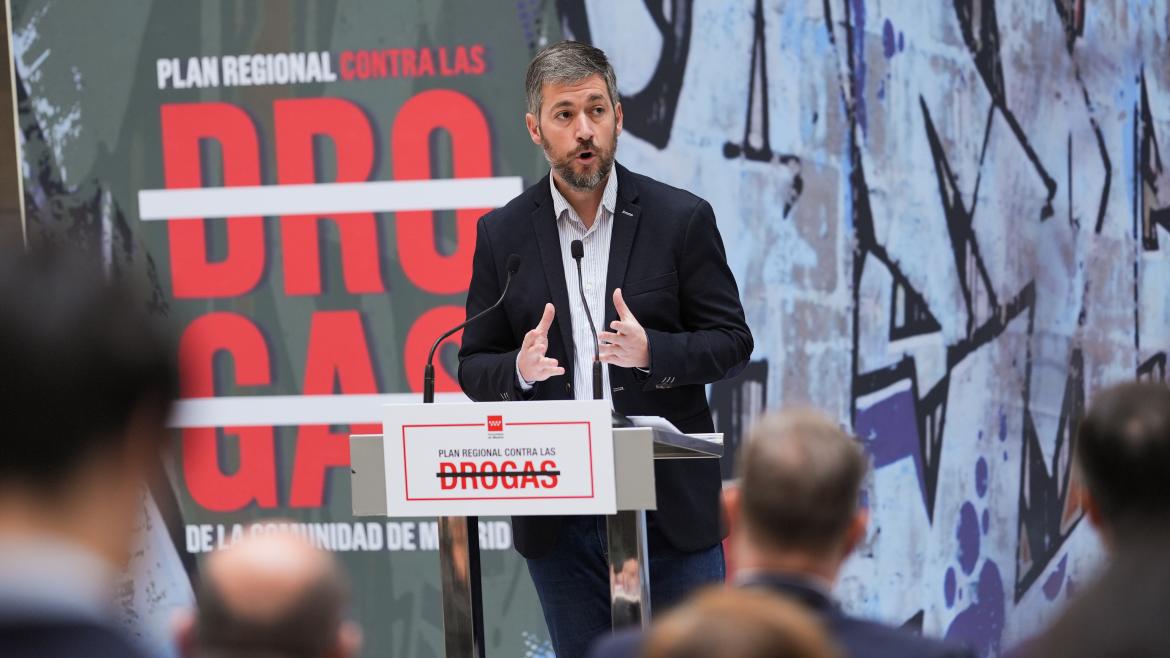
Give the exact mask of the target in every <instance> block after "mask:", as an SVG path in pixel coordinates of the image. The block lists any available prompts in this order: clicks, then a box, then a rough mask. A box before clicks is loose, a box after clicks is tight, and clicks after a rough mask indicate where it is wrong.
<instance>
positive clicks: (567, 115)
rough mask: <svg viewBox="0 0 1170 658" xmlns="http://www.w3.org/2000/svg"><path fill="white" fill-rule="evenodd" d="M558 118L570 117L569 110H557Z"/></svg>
mask: <svg viewBox="0 0 1170 658" xmlns="http://www.w3.org/2000/svg"><path fill="white" fill-rule="evenodd" d="M557 118H558V119H568V118H569V113H568V112H557Z"/></svg>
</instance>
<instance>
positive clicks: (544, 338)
mask: <svg viewBox="0 0 1170 658" xmlns="http://www.w3.org/2000/svg"><path fill="white" fill-rule="evenodd" d="M525 86H526V91H527V96H528V113H527V114H526V115H525V122H526V123H527V126H528V132H529V135H530V137H531V138H532V141H533V143H534V144H537V145H539V146H540V147H541V148H543V149H544V154H545V157H546V158H547V159H548V161H549V163H550V165H551V166H552V171H551V172H550V175H549V176H548V178H544V177H542V178H541V179H540V180H539V181H537V183H536V184H535V185H533V186H532V187H530V188H528V189H527V190H525V191H524V192H523V193H522V194H520V196H518V197H516V198H515V199H513V200H512V201H511V202H509V203H508V204H507V205H506V206H504V207H503V208H499V209H497V210H494V211H492V212H490V213H488V214H487V215H485V216H484V217H483V218H482V219H480V221H479V226H478V229H477V235H476V244H475V257H474V263H473V269H472V275H471V284H470V288H469V290H468V294H467V317H472V316H473V315H474V314H476V313H479V312H480V311H482V310H484V309H486V308H488V307H489V306H491V305H492V304H493V303H494V302H495V301H496V300H497V299H498V298H499V296H500V294H501V291H502V286H503V282H504V280H505V278H506V277H507V268H508V265H509V260H511V263H512V264H513V266H514V263H515V262H516V260H515V259H514V258H512V259H510V258H509V257H510V256H511V255H512V254H516V255H517V256H519V258H520V262H521V263H523V265H522V267H520V269H519V271H518V272H517V273H516V275H515V276H514V277H513V280H512V283H511V288H510V291H509V293H508V295H507V296H506V297H505V299H504V302H503V305H502V306H501V308H500V310H499V311H496V312H493V313H490V314H488V315H487V316H485V317H484V318H482V319H481V320H480V321H478V322H476V323H472V324H471V325H469V326H468V327H467V328H466V329H465V331H464V334H463V342H462V347H461V349H460V351H459V383H460V385H461V386H462V387H463V390H464V392H465V393H466V394H467V395H468V396H469V397H471V398H472V399H473V400H477V401H486V400H572V399H581V400H588V399H592V398H593V386H592V379H593V374H592V369H593V361H594V357H595V355H594V350H595V346H597V342H596V339H595V338H594V333H593V330H592V329H591V324H592V323H593V322H596V323H597V325H598V326H597V330H598V332H599V333H598V335H599V337H600V347H599V348H597V349H598V356H599V358H600V360H601V362H602V363H604V364H606V365H605V366H604V367H602V368H601V369H602V383H603V386H602V393H603V395H604V398H605V399H607V400H611V401H612V404H613V406H614V409H615V410H616V411H618V412H619V413H623V414H630V415H653V416H663V417H665V418H666V419H668V420H670V421H671V422H672V423H674V425H675V426H676V427H678V428H679V429H680V430H681V431H683V432H686V433H698V432H711V431H713V424H712V421H711V412H710V409H709V408H708V406H707V398H706V392H705V389H704V385H705V384H709V383H711V382H714V381H718V380H720V379H724V378H726V377H729V376H732V375H734V374H736V373H737V372H739V371H740V370H741V369H742V368H743V366H744V365H745V364H746V363H747V360H748V358H749V356H750V355H751V352H752V336H751V332H750V331H749V329H748V326H747V322H746V320H745V319H744V313H743V307H742V306H741V305H740V301H739V290H738V289H737V287H736V284H735V278H734V277H733V276H732V273H731V269H730V268H729V267H728V265H727V257H726V254H725V252H724V248H723V241H722V239H721V238H720V236H719V231H718V229H717V228H716V226H715V214H714V212H713V211H712V209H711V206H710V205H709V204H708V203H707V202H706V201H704V200H702V199H700V198H699V197H697V196H695V195H694V194H691V193H689V192H686V191H684V190H680V189H677V188H673V187H670V186H668V185H665V184H663V183H660V182H658V181H656V180H654V179H651V178H648V177H646V176H642V175H640V174H636V173H633V172H631V171H629V170H627V169H626V168H624V167H622V166H621V165H620V164H615V163H614V153H615V151H616V149H617V138H618V135H620V134H621V131H622V106H621V103H620V101H619V99H618V93H617V81H616V77H615V75H614V71H613V67H612V66H610V64H609V61H608V60H607V59H606V56H605V53H603V52H602V51H601V50H599V49H597V48H594V47H592V46H588V45H585V44H581V43H575V42H571V41H566V42H561V43H558V44H555V45H552V46H549V47H548V48H545V49H544V50H542V51H541V52H540V53H539V54H537V55H536V57H535V58H534V59H533V60H532V62H531V63H530V64H529V65H528V74H527V76H526V85H525ZM577 241H579V242H580V244H579V245H578V244H574V243H576V242H577ZM578 260H579V261H580V268H581V279H580V280H578ZM582 298H584V300H585V303H584V304H583V303H582ZM585 304H588V312H587V311H586V306H585ZM655 478H656V484H657V498H658V510H657V511H656V512H651V513H649V514H648V515H647V516H648V519H647V525H648V536H649V540H648V541H649V549H650V558H649V570H650V591H651V597H652V606H653V610H654V611H655V612H661V611H662V610H664V609H665V608H668V607H670V606H671V605H672V604H674V603H676V602H678V601H679V600H680V599H682V598H683V597H684V596H685V595H686V594H687V593H689V592H690V591H692V590H694V589H695V588H697V587H700V586H702V585H705V584H708V583H712V582H717V581H721V580H723V576H724V563H723V549H722V546H721V545H720V541H721V540H722V539H723V536H724V534H725V533H724V528H723V524H722V523H721V519H720V514H719V509H720V506H719V489H720V475H719V464H718V462H717V461H716V460H677V461H665V462H658V463H656V464H655ZM513 534H514V541H515V544H516V548H517V550H519V551H520V553H521V554H522V555H523V556H524V557H525V558H527V560H528V570H529V573H530V574H531V575H532V580H533V582H534V584H535V585H536V591H537V594H538V596H539V597H540V604H541V608H542V610H543V611H544V617H545V621H546V622H547V624H548V629H549V634H550V636H551V638H552V643H553V647H554V649H555V650H556V654H557V656H558V657H559V658H573V657H575V656H581V655H584V653H585V651H586V649H587V648H588V646H589V644H590V642H591V641H592V640H593V639H594V638H595V637H597V636H598V635H600V634H602V633H604V632H606V631H607V630H608V629H609V628H610V623H611V622H610V604H609V575H608V567H607V563H606V528H605V518H604V517H582V516H574V517H524V518H516V519H514V521H513Z"/></svg>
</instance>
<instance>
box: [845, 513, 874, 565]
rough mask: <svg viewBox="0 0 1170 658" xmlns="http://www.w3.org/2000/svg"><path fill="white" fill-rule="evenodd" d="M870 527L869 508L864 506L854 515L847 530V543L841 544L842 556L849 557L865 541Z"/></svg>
mask: <svg viewBox="0 0 1170 658" xmlns="http://www.w3.org/2000/svg"><path fill="white" fill-rule="evenodd" d="M868 528H869V510H868V509H866V508H864V507H862V508H860V509H858V510H857V513H856V514H854V515H853V520H851V521H850V522H849V528H848V529H847V530H846V531H845V543H844V544H843V545H842V546H841V549H842V550H841V554H842V555H841V557H848V556H849V555H850V554H851V553H853V551H854V550H856V549H857V547H858V546H860V545H861V542H863V541H865V532H866V530H867V529H868Z"/></svg>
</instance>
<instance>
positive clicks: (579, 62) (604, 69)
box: [524, 41, 621, 121]
mask: <svg viewBox="0 0 1170 658" xmlns="http://www.w3.org/2000/svg"><path fill="white" fill-rule="evenodd" d="M591 75H599V76H601V79H602V80H605V86H606V88H607V89H608V90H609V100H610V102H611V103H612V104H613V105H615V106H616V105H617V104H618V102H619V101H620V100H621V99H619V98H618V90H617V76H616V75H615V74H614V72H613V67H612V66H610V64H609V59H608V58H607V57H606V56H605V52H604V51H602V50H601V49H600V48H594V47H593V46H590V45H589V44H586V43H580V42H577V41H561V42H560V43H554V44H553V45H551V46H548V47H546V48H544V49H543V50H541V51H540V52H539V53H536V57H533V58H532V61H531V62H530V63H529V64H528V74H527V75H525V77H524V88H525V91H526V92H527V94H528V112H529V113H530V114H532V115H533V116H535V117H536V118H537V120H538V121H539V119H540V104H541V102H542V101H543V100H544V98H543V97H542V95H541V92H542V91H543V89H544V85H545V84H546V83H551V84H569V83H573V82H578V81H580V80H584V79H585V78H588V77H589V76H591Z"/></svg>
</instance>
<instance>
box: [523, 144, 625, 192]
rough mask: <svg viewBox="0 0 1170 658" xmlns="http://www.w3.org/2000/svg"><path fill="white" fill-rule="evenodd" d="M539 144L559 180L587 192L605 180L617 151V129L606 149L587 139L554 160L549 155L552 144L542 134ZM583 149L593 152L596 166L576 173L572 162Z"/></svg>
mask: <svg viewBox="0 0 1170 658" xmlns="http://www.w3.org/2000/svg"><path fill="white" fill-rule="evenodd" d="M540 145H541V146H542V147H544V158H545V159H546V160H548V162H549V164H550V165H552V168H553V170H554V171H556V172H557V176H558V177H560V179H561V180H563V181H565V182H566V183H568V184H569V186H570V187H572V188H573V189H575V190H578V191H580V192H589V191H591V190H595V189H597V186H598V185H600V184H601V181H603V180H605V177H606V176H608V175H609V172H610V170H611V169H613V159H614V154H615V153H616V152H617V130H616V129H615V130H614V131H613V147H612V148H610V149H609V150H608V151H606V150H603V149H600V148H598V147H597V146H595V145H594V144H593V140H589V142H588V143H586V144H584V145H582V146H578V147H577V148H576V149H575V150H574V151H573V152H572V153H570V154H569V155H568V156H566V157H564V158H560V159H556V160H554V159H553V157H552V155H551V151H552V145H551V144H549V143H548V140H547V139H545V138H544V135H541V136H540ZM584 151H591V152H593V157H594V158H596V159H597V168H596V169H594V170H593V171H592V173H589V172H585V173H577V171H576V170H575V169H573V162H574V161H576V159H577V155H579V154H580V153H582V152H584Z"/></svg>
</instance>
